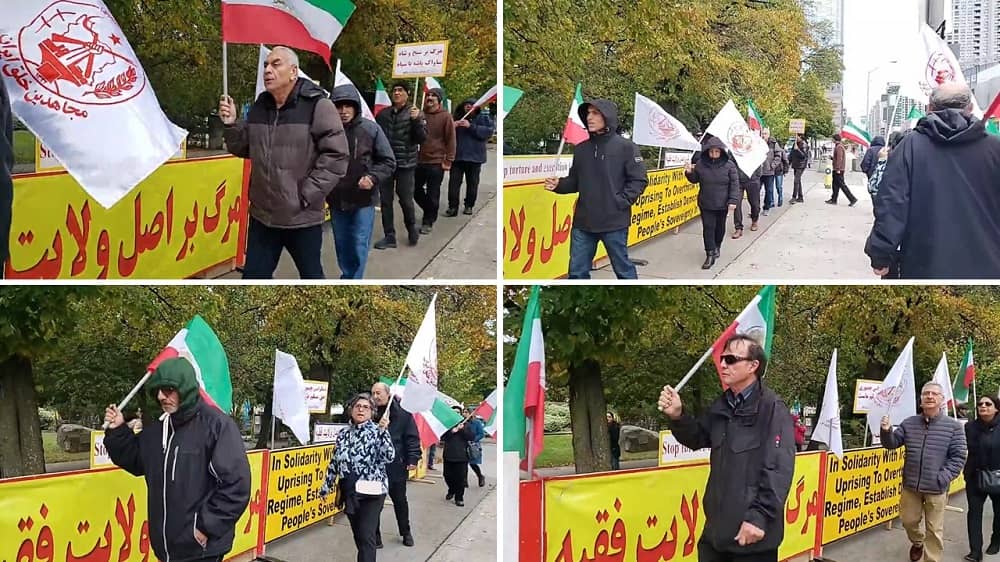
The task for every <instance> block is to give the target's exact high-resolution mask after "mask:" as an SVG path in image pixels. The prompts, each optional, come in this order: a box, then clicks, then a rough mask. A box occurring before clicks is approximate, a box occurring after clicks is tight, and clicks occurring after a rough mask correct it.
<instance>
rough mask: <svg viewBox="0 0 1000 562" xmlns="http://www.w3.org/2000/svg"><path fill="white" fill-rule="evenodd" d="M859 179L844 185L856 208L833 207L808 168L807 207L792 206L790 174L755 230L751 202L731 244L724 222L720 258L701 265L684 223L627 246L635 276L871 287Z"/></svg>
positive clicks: (865, 204)
mask: <svg viewBox="0 0 1000 562" xmlns="http://www.w3.org/2000/svg"><path fill="white" fill-rule="evenodd" d="M864 179H865V177H864V175H863V174H860V173H854V172H851V173H848V175H847V183H848V187H849V188H850V189H851V192H852V193H853V194H854V195H855V196H856V197H857V198H858V204H857V205H855V206H854V207H848V206H847V198H846V197H843V196H841V199H840V204H839V205H837V206H833V205H826V204H824V203H823V202H824V201H825V200H827V199H829V198H830V190H829V189H826V188H825V187H824V185H823V174H821V173H819V172H816V171H813V170H806V172H805V174H804V175H803V177H802V184H803V198H804V199H805V203H802V204H795V205H789V204H788V201H787V198H788V197H789V196H790V195H791V192H792V175H791V174H789V175H788V176H787V177H786V178H785V185H784V193H785V197H786V200H785V204H784V205H783V206H781V207H775V208H774V209H771V211H770V213H769V216H766V217H765V216H761V217H760V220H759V225H760V229H759V230H757V231H756V232H754V231H751V230H750V220H749V212H750V211H749V205H748V204H747V203H746V202H744V203H743V205H744V217H745V218H744V226H745V229H744V231H743V237H742V238H740V239H739V240H733V239H732V238H730V237H729V236H730V235H731V234H732V232H733V230H732V229H733V218H732V214H731V213H730V215H729V217H728V219H727V234H726V239H725V240H724V241H723V243H722V250H721V254H722V257H721V259H720V260H719V261H718V262H716V264H715V266H714V267H712V268H711V269H709V270H703V269H701V264H702V262H704V261H705V250H704V245H703V243H702V235H701V230H702V229H701V220H700V219H694V220H692V221H689V222H688V223H686V224H684V225H683V226H681V228H680V229H679V231H678V232H677V233H676V234H673V233H670V234H663V235H660V236H658V237H657V238H654V239H653V240H650V241H648V242H644V243H642V244H639V245H637V246H634V247H633V248H631V249H630V251H629V255H630V256H631V257H632V258H635V259H643V260H647V261H648V262H649V263H648V265H646V266H641V267H639V268H638V271H639V278H640V279H744V280H746V279H761V280H763V279H767V280H775V279H780V280H792V279H836V280H860V281H863V282H874V281H875V280H876V279H877V278H876V277H875V276H874V274H873V273H872V271H871V268H869V267H868V263H869V262H868V257H867V256H866V255H865V253H864V245H865V240H866V239H867V238H868V233H869V232H870V231H871V227H872V223H873V222H874V217H873V216H872V203H871V196H869V195H868V191H867V189H866V188H865V187H864ZM592 276H593V278H595V279H614V272H613V271H612V270H611V266H610V264H603V267H601V268H600V270H598V271H594V272H592Z"/></svg>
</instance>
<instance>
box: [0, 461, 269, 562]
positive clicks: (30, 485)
mask: <svg viewBox="0 0 1000 562" xmlns="http://www.w3.org/2000/svg"><path fill="white" fill-rule="evenodd" d="M248 457H249V460H250V471H251V481H252V487H251V491H250V506H249V507H248V508H247V511H245V512H244V513H243V516H242V517H240V520H239V521H238V522H237V525H236V540H235V542H234V543H233V551H232V552H231V553H230V554H234V553H235V554H242V553H244V552H247V551H249V550H253V549H254V548H255V547H256V545H257V537H258V531H259V524H260V523H259V522H260V513H261V511H262V509H263V501H262V498H261V489H260V484H261V478H260V476H261V472H262V468H263V460H264V452H263V451H254V452H251V453H249V454H248ZM146 501H147V500H146V483H145V481H144V480H143V479H142V478H138V477H135V476H132V475H131V474H129V473H127V472H125V471H124V470H121V469H118V468H105V469H98V470H91V471H81V472H73V473H66V474H54V475H46V476H40V477H37V478H25V479H17V480H7V481H0V512H2V513H4V520H5V524H4V525H0V560H9V561H11V562H34V561H36V560H38V561H40V562H41V561H45V562H53V561H56V560H59V561H63V560H65V561H74V560H80V561H83V560H112V559H113V560H118V561H120V562H140V561H149V560H155V556H154V555H153V549H152V547H151V546H150V544H149V521H148V520H147V518H146V514H147V511H146ZM6 522H9V523H10V524H9V525H8V524H6Z"/></svg>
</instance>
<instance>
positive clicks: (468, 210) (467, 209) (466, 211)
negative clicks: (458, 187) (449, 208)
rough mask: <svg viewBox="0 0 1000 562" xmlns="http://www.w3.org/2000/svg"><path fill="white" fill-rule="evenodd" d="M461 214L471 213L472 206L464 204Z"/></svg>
mask: <svg viewBox="0 0 1000 562" xmlns="http://www.w3.org/2000/svg"><path fill="white" fill-rule="evenodd" d="M462 214H463V215H471V214H472V207H469V206H466V207H465V208H464V209H462Z"/></svg>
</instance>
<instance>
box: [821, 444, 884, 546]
mask: <svg viewBox="0 0 1000 562" xmlns="http://www.w3.org/2000/svg"><path fill="white" fill-rule="evenodd" d="M826 470H827V475H826V497H825V505H824V508H823V513H824V517H823V544H828V543H831V542H833V541H835V540H837V539H840V538H843V537H846V536H848V535H852V534H854V533H857V532H859V531H863V530H865V529H868V528H870V527H874V526H875V525H878V524H879V523H884V522H886V521H889V520H890V519H893V518H894V517H896V516H898V515H899V496H900V493H901V492H902V487H903V449H902V448H899V449H895V450H892V451H890V450H888V449H883V448H881V447H878V448H872V449H859V450H856V451H845V452H844V458H843V459H838V458H837V456H836V455H834V454H832V453H831V454H829V455H827V458H826Z"/></svg>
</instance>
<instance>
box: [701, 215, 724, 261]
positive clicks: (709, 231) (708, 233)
mask: <svg viewBox="0 0 1000 562" xmlns="http://www.w3.org/2000/svg"><path fill="white" fill-rule="evenodd" d="M727 213H728V211H727V210H726V209H722V210H721V211H711V210H708V209H701V236H702V239H703V240H704V241H705V251H706V252H714V251H715V250H718V249H719V248H722V240H723V239H724V238H725V237H726V214H727Z"/></svg>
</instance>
